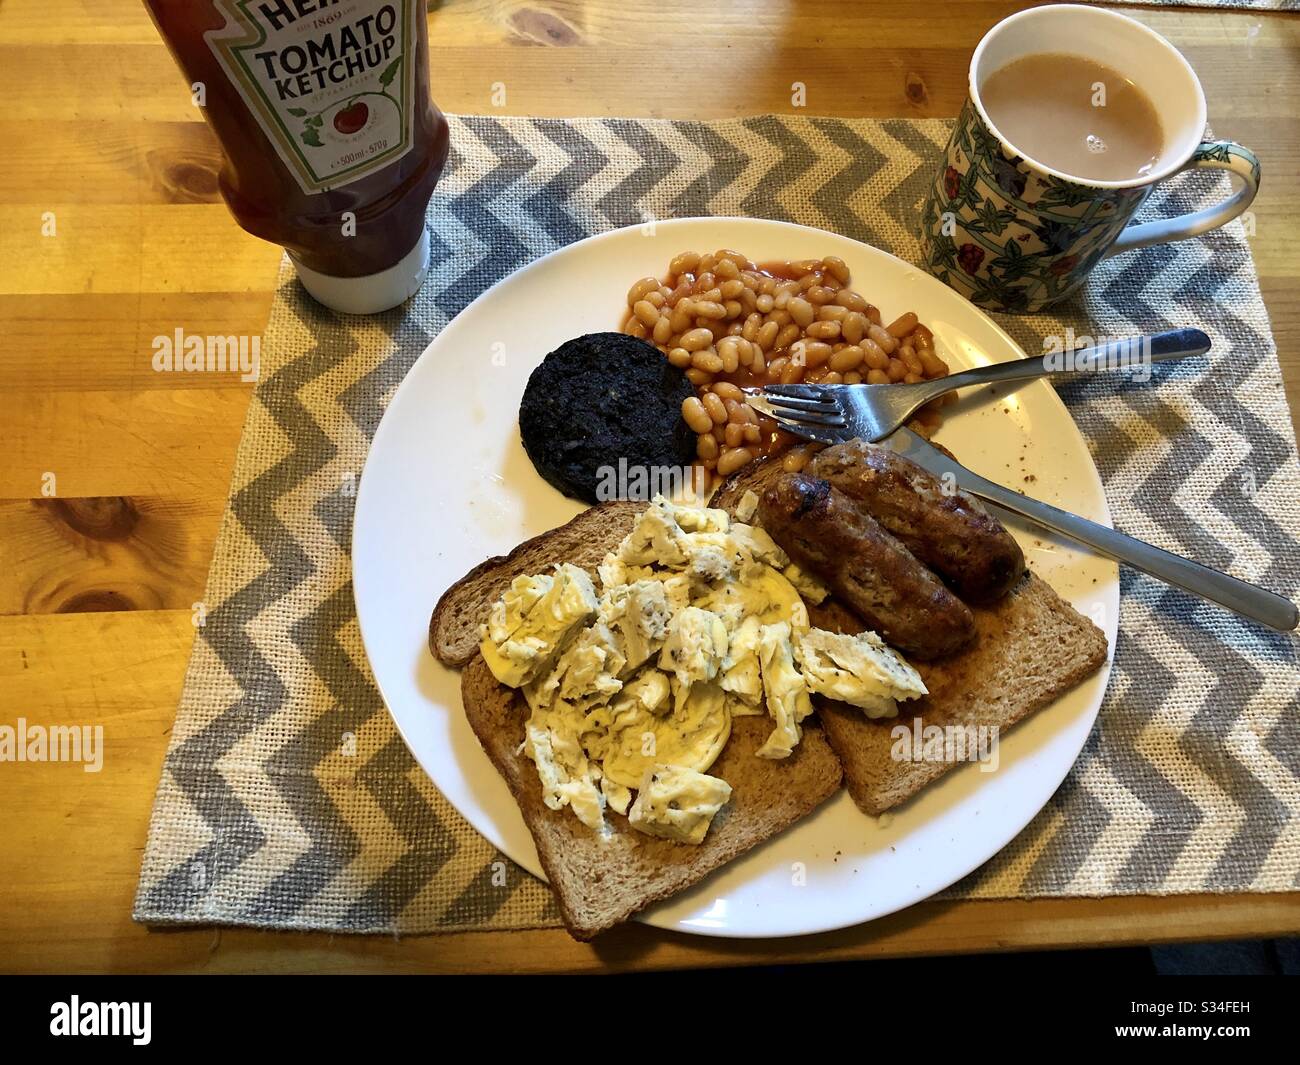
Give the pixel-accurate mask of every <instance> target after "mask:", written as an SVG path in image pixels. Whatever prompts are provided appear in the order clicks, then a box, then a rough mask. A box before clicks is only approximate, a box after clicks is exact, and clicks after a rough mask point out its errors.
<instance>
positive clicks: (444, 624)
mask: <svg viewBox="0 0 1300 1065" xmlns="http://www.w3.org/2000/svg"><path fill="white" fill-rule="evenodd" d="M645 508H646V504H645V503H634V502H627V501H613V502H609V503H601V504H600V505H599V506H594V507H591V508H590V509H588V510H584V511H583V512H582V513H581V514H579V515H578V516H577V517H576V518H574V519H573V520H572V521H570V522H569V523H568V524H567V525H561V526H560V527H559V528H558V529H552V530H550V532H544V533H542V534H541V535H540V536H534V537H533V538H532V539H531V540H525V541H524V542H523V543H522V544H520V545H519V546H518V547H516V548H515V549H514V550H513V551H511V552H510V554H508V555H495V556H494V557H492V558H489V559H488V560H487V561H486V562H482V563H480V564H479V565H477V566H475V567H474V568H473V569H472V570H470V571H469V572H468V573H467V574H465V576H463V577H462V578H461V579H460V580H458V581H457V582H456V583H455V584H453V585H452V586H451V587H450V588H448V589H447V590H446V591H445V592H443V594H442V598H441V599H439V600H438V605H437V606H435V607H434V608H433V616H432V617H431V618H430V619H429V649H430V650H431V651H432V652H433V653H434V656H435V657H436V658H437V659H438V660H439V661H440V662H442V663H443V664H444V665H448V666H451V667H452V668H453V669H459V668H460V667H461V666H463V665H465V663H467V662H468V661H469V660H470V659H471V658H473V657H474V655H475V654H476V653H477V652H478V645H479V634H478V627H479V625H481V624H482V623H483V622H484V621H486V620H487V616H488V611H489V610H491V609H492V604H493V603H495V602H496V601H497V600H498V599H500V598H501V596H502V595H503V594H505V590H506V589H507V588H508V587H509V586H510V582H511V581H512V580H514V579H515V578H516V577H518V576H520V575H521V574H533V573H545V572H546V571H547V570H549V569H550V568H551V567H552V566H553V565H555V564H556V563H558V562H572V563H573V564H574V565H575V566H582V567H583V568H584V569H588V570H594V569H595V568H596V566H597V565H599V563H600V562H601V560H602V559H603V558H604V557H605V555H606V553H607V552H609V551H613V550H614V549H615V548H616V547H618V545H619V542H620V541H621V540H622V539H623V537H625V536H626V535H627V534H628V533H630V532H631V531H632V526H633V525H634V524H635V522H636V517H637V515H638V514H640V513H641V512H642V511H643V510H645Z"/></svg>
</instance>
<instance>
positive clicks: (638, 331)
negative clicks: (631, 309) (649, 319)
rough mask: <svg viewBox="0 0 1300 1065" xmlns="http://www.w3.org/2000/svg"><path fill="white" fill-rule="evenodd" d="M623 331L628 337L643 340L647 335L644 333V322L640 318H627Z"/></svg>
mask: <svg viewBox="0 0 1300 1065" xmlns="http://www.w3.org/2000/svg"><path fill="white" fill-rule="evenodd" d="M623 332H625V333H626V334H627V335H628V336H630V337H639V338H640V339H642V340H644V339H645V338H646V336H647V335H648V334H647V333H646V327H645V324H644V323H643V322H642V321H641V319H640V318H630V319H628V323H627V325H626V326H624V327H623Z"/></svg>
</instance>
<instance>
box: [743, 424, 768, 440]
mask: <svg viewBox="0 0 1300 1065" xmlns="http://www.w3.org/2000/svg"><path fill="white" fill-rule="evenodd" d="M741 435H743V436H744V438H745V443H747V444H757V443H760V442H761V441H762V439H763V430H762V429H760V428H759V427H758V423H757V422H750V423H749V424H748V425H746V426H745V428H744V431H743V433H742V434H741Z"/></svg>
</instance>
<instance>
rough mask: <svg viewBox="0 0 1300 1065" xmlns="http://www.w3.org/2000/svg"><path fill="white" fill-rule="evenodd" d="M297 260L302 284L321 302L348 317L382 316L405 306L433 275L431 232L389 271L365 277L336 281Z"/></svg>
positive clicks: (341, 278) (424, 230) (423, 234)
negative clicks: (359, 315) (430, 263)
mask: <svg viewBox="0 0 1300 1065" xmlns="http://www.w3.org/2000/svg"><path fill="white" fill-rule="evenodd" d="M289 258H290V259H293V266H294V269H295V270H297V271H298V280H299V281H301V282H302V287H303V288H305V289H306V290H307V291H308V292H309V293H311V295H312V296H313V297H314V298H315V299H316V300H318V301H319V302H321V303H323V304H325V306H326V307H329V308H332V309H333V310H336V311H342V312H343V313H344V314H378V313H379V312H380V311H386V310H389V309H390V308H392V307H396V306H397V305H398V304H399V303H405V302H406V301H407V300H408V299H410V298H411V297H412V296H413V295H415V291H416V289H418V288H419V287H420V285H421V283H422V282H423V281H424V275H425V274H426V273H428V271H429V231H428V230H427V229H422V230H421V231H420V239H419V240H418V241H417V242H416V244H415V247H414V248H412V249H411V250H410V251H409V252H407V253H406V255H404V256H403V257H402V258H401V260H399V261H398V262H396V263H394V264H393V265H392V266H390V267H389V268H388V269H387V270H380V271H379V273H377V274H367V275H365V276H364V277H333V276H332V275H330V274H322V273H320V272H319V271H317V270H313V269H312V268H311V267H309V266H306V265H304V264H303V263H300V262H299V261H298V260H297V259H294V257H293V256H292V255H290V256H289Z"/></svg>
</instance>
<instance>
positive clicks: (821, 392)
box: [763, 385, 830, 402]
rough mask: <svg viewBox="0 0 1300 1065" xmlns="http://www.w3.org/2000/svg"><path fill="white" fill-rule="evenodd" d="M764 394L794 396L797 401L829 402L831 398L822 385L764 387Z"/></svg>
mask: <svg viewBox="0 0 1300 1065" xmlns="http://www.w3.org/2000/svg"><path fill="white" fill-rule="evenodd" d="M763 393H764V394H765V395H769V396H793V397H794V398H796V399H815V400H818V401H819V402H829V401H830V396H829V395H827V393H826V390H825V389H824V388H822V387H821V386H820V385H764V386H763Z"/></svg>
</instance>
